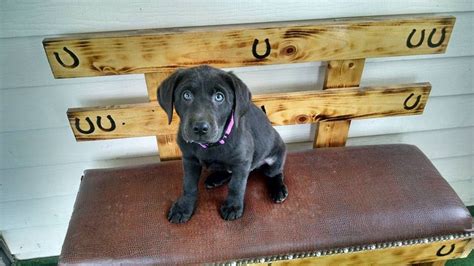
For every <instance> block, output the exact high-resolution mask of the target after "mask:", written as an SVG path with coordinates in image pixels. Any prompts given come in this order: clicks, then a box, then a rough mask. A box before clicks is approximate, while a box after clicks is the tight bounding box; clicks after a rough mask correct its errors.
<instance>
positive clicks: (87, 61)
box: [43, 16, 455, 160]
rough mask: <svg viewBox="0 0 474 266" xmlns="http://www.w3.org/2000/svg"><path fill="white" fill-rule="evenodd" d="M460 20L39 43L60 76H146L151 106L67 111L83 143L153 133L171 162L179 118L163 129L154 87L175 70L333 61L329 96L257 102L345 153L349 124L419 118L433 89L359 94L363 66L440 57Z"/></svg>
mask: <svg viewBox="0 0 474 266" xmlns="http://www.w3.org/2000/svg"><path fill="white" fill-rule="evenodd" d="M454 22H455V18H454V17H451V16H435V17H433V16H418V17H399V16H392V17H370V18H358V19H341V20H314V21H299V22H282V23H264V24H248V25H235V26H217V27H194V28H179V29H178V28H176V29H158V30H141V31H124V32H109V33H93V34H81V35H71V36H66V37H60V38H48V39H45V40H44V41H43V45H44V48H45V51H46V55H47V57H48V60H49V63H50V66H51V69H52V71H53V74H54V76H55V77H56V78H73V77H89V76H103V75H122V74H136V73H143V74H145V80H146V85H147V90H148V96H149V100H150V102H149V103H142V104H129V105H118V106H117V105H115V106H103V107H90V108H87V107H86V108H82V107H81V108H71V109H69V110H68V118H69V121H70V125H71V128H72V130H73V132H74V135H75V137H76V139H77V140H78V141H87V140H103V139H113V138H127V137H138V136H153V135H155V136H157V140H158V146H159V152H160V158H161V159H162V160H169V159H176V158H179V157H180V156H181V154H180V151H179V148H178V147H177V145H176V141H175V139H176V136H175V135H176V130H177V125H178V118H177V117H175V119H173V123H172V124H171V125H168V124H167V118H166V114H165V113H164V111H162V110H161V108H160V107H159V106H158V104H157V102H156V89H157V87H158V85H159V84H160V83H161V82H162V81H163V80H164V79H165V78H166V77H167V76H168V75H170V74H171V73H172V72H173V71H174V70H175V69H176V68H179V67H190V66H196V65H201V64H209V65H212V66H215V67H221V68H226V67H240V66H254V65H268V64H288V63H301V62H311V61H327V64H326V65H327V69H326V75H325V82H324V89H325V90H323V91H307V92H293V93H274V94H265V95H255V96H254V98H253V101H254V102H255V103H256V104H257V105H258V106H260V107H262V109H264V110H265V112H266V113H267V115H268V117H269V119H270V121H271V122H272V124H273V125H291V124H303V123H319V126H318V130H317V132H316V136H315V140H314V147H333V146H343V145H345V142H346V139H347V134H348V130H349V126H350V121H351V120H352V119H360V118H373V117H384V116H394V115H412V114H420V113H422V112H423V110H424V107H425V105H426V102H427V99H428V96H429V92H430V90H431V86H430V84H429V83H418V84H405V85H393V86H384V87H370V88H358V86H359V84H360V79H361V75H362V71H363V68H364V63H365V59H366V58H373V57H388V56H402V55H420V54H436V53H444V52H445V51H446V47H447V45H448V42H449V39H450V36H451V32H452V30H453V27H454ZM315 75H316V73H315ZM250 89H251V88H250ZM326 89H328V90H326Z"/></svg>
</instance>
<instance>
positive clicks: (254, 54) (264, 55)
mask: <svg viewBox="0 0 474 266" xmlns="http://www.w3.org/2000/svg"><path fill="white" fill-rule="evenodd" d="M265 44H266V48H267V49H266V51H265V53H264V54H263V55H259V54H258V53H257V45H258V39H255V40H254V41H253V45H252V54H253V56H254V57H255V58H257V59H264V58H266V57H267V56H269V55H270V52H271V50H272V47H270V41H269V40H268V38H267V39H265Z"/></svg>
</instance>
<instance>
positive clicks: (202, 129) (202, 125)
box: [193, 121, 210, 136]
mask: <svg viewBox="0 0 474 266" xmlns="http://www.w3.org/2000/svg"><path fill="white" fill-rule="evenodd" d="M209 128H210V125H209V123H207V122H204V121H198V122H195V123H194V124H193V132H194V134H196V135H197V136H205V135H207V133H208V132H209Z"/></svg>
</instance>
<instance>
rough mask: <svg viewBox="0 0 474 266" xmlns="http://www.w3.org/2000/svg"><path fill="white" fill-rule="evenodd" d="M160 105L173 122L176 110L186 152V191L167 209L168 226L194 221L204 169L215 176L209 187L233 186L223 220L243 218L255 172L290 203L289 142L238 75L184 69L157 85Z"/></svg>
mask: <svg viewBox="0 0 474 266" xmlns="http://www.w3.org/2000/svg"><path fill="white" fill-rule="evenodd" d="M158 101H159V103H160V105H161V107H162V108H163V109H164V110H165V112H166V113H167V115H168V122H169V123H171V120H172V117H173V108H174V109H176V113H177V114H178V116H179V117H180V125H179V131H178V137H177V142H178V145H179V147H180V149H181V151H182V153H183V167H184V183H183V187H184V192H183V194H182V195H181V197H179V198H178V200H177V201H176V202H175V203H174V204H173V206H172V207H171V209H170V211H169V214H168V220H169V221H170V222H172V223H184V222H186V221H188V220H189V219H190V218H191V216H192V214H193V212H194V208H195V206H196V201H197V197H198V195H197V194H198V181H199V178H200V176H201V170H202V167H203V166H204V167H206V168H207V169H208V170H210V172H211V174H210V175H209V176H208V177H207V179H206V181H205V184H206V187H207V188H213V187H217V186H219V185H222V184H224V183H226V182H229V184H228V186H229V190H228V196H227V199H226V200H225V202H224V203H223V204H222V206H221V208H220V214H221V216H222V218H223V219H225V220H234V219H237V218H239V217H241V216H242V213H243V210H244V194H245V189H246V185H247V178H248V176H249V173H250V172H251V171H252V170H254V169H260V170H262V171H263V173H264V174H265V175H266V176H267V177H268V183H269V188H270V193H271V197H272V199H273V201H275V202H277V203H280V202H283V201H284V200H285V199H286V197H287V196H288V191H287V187H286V185H285V184H284V182H283V166H284V163H285V158H286V147H285V143H284V142H283V140H282V139H281V137H280V136H279V135H278V133H277V132H276V131H275V129H274V128H273V127H272V125H271V124H270V121H269V120H268V118H267V117H266V115H265V113H264V112H263V111H262V110H261V109H259V108H258V107H257V106H255V105H254V104H253V103H252V102H251V94H250V91H249V90H248V88H247V86H246V85H245V84H244V83H243V82H242V81H241V80H240V79H239V78H238V77H237V76H235V75H234V74H233V73H231V72H225V71H222V70H219V69H216V68H213V67H210V66H199V67H194V68H189V69H180V70H177V71H176V72H175V73H173V74H172V75H171V76H170V77H168V78H167V79H166V80H164V81H163V82H162V84H161V85H160V86H159V88H158Z"/></svg>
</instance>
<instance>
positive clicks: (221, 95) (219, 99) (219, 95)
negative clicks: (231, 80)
mask: <svg viewBox="0 0 474 266" xmlns="http://www.w3.org/2000/svg"><path fill="white" fill-rule="evenodd" d="M224 99H225V96H224V93H222V92H218V93H216V94H214V100H215V101H216V102H222V101H223V100H224Z"/></svg>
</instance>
